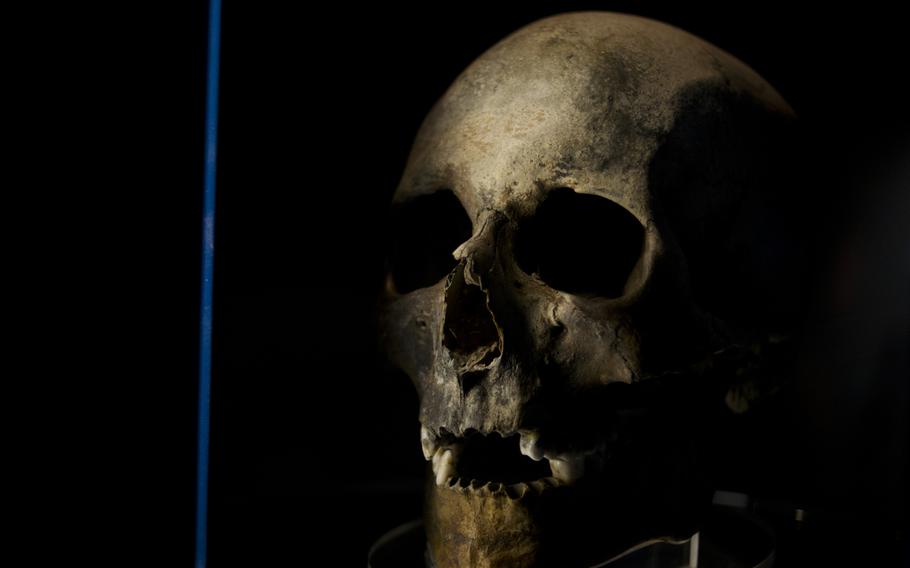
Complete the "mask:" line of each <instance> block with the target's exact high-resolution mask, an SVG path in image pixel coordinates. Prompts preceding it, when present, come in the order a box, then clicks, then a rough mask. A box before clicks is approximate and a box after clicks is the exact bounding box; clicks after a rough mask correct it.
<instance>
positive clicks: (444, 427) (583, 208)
mask: <svg viewBox="0 0 910 568" xmlns="http://www.w3.org/2000/svg"><path fill="white" fill-rule="evenodd" d="M794 118H795V117H794V114H793V112H792V110H791V109H790V107H789V106H788V105H787V103H786V102H785V101H784V100H783V99H782V98H781V97H780V96H779V95H778V94H777V92H776V91H775V90H774V89H773V88H771V87H770V86H769V85H768V84H767V83H766V82H765V81H764V80H763V79H761V78H760V77H759V76H758V75H757V74H756V73H755V72H754V71H752V70H751V69H749V68H748V67H746V66H745V65H744V64H743V63H741V62H739V61H738V60H736V59H735V58H733V57H732V56H730V55H729V54H727V53H725V52H723V51H721V50H719V49H717V48H716V47H714V46H712V45H710V44H708V43H706V42H704V41H702V40H700V39H698V38H696V37H694V36H692V35H690V34H687V33H685V32H683V31H681V30H678V29H675V28H673V27H670V26H667V25H664V24H661V23H658V22H654V21H650V20H646V19H642V18H638V17H633V16H626V15H619V14H610V13H575V14H566V15H560V16H555V17H551V18H547V19H544V20H541V21H539V22H536V23H534V24H531V25H529V26H527V27H525V28H523V29H521V30H519V31H518V32H516V33H514V34H512V35H511V36H509V37H508V38H506V39H505V40H503V41H501V42H500V43H499V44H497V45H496V46H494V47H493V48H492V49H490V50H489V51H487V52H486V53H485V54H483V55H482V56H481V57H480V58H479V59H478V60H477V61H475V62H474V63H473V64H472V65H471V66H470V67H469V68H468V69H467V70H466V71H465V72H464V73H462V75H461V76H459V77H458V79H457V80H456V81H455V83H454V84H453V85H452V86H451V87H450V88H449V90H448V91H447V92H446V93H445V95H444V96H443V97H442V99H441V100H440V101H439V102H438V103H437V104H436V105H435V107H434V108H433V109H432V111H431V112H430V114H429V116H428V117H427V118H426V120H425V122H424V124H423V125H422V127H421V128H420V131H419V133H418V135H417V138H416V141H415V143H414V146H413V149H412V152H411V155H410V158H409V161H408V164H407V166H406V169H405V172H404V174H403V177H402V180H401V183H400V185H399V187H398V189H397V191H396V193H395V196H394V199H393V210H394V215H393V218H394V223H393V228H392V233H393V234H394V239H393V241H394V242H393V245H392V251H391V255H390V263H389V267H390V269H389V274H388V280H387V293H386V297H385V299H384V301H383V305H382V310H381V318H382V334H381V335H382V340H383V342H384V345H385V346H386V349H387V351H388V353H389V355H390V360H391V361H392V362H393V363H394V364H395V365H397V366H398V367H400V368H401V369H402V370H404V372H405V373H406V374H407V375H408V376H409V377H410V378H411V380H412V381H413V383H414V384H415V386H416V387H417V391H418V395H419V398H420V422H421V425H422V426H421V443H422V445H423V451H424V455H425V457H426V458H427V460H428V461H430V462H431V467H432V471H433V475H432V476H429V477H430V479H429V483H428V493H427V510H426V515H425V521H426V528H427V535H428V544H429V546H428V557H429V558H430V562H431V563H433V564H435V566H437V567H439V568H443V567H449V566H474V567H477V566H540V565H557V566H582V565H586V563H591V562H595V561H599V560H603V559H604V558H607V557H608V556H609V555H611V554H614V553H616V552H617V551H621V550H623V549H624V548H625V547H628V546H630V545H631V544H634V543H636V542H640V541H642V540H644V539H645V538H648V537H653V536H661V535H681V536H688V535H689V534H691V533H692V532H693V531H694V526H695V525H693V523H695V522H697V511H698V509H699V507H700V506H701V504H702V503H703V496H704V484H703V482H702V479H701V477H700V474H699V473H697V468H695V467H694V466H693V464H692V461H693V460H694V459H695V457H694V456H693V454H692V451H691V444H690V442H689V437H688V434H687V429H688V426H689V425H690V424H691V423H694V422H696V421H697V418H698V417H697V416H695V414H696V413H697V409H696V408H695V407H693V406H691V404H692V403H691V402H688V399H686V398H685V397H686V395H687V394H691V393H692V392H693V389H694V390H695V391H697V390H698V389H697V387H693V388H689V387H686V388H679V387H677V388H675V389H674V388H673V387H672V385H673V384H675V381H676V379H677V378H678V384H690V383H687V382H686V380H685V377H686V376H687V373H686V372H685V370H686V369H691V368H692V366H693V365H695V364H696V363H698V362H699V361H703V360H705V358H706V357H709V356H710V354H711V353H715V352H719V351H722V350H724V349H725V348H729V346H731V345H733V344H735V343H747V342H748V341H749V340H750V339H754V337H755V336H756V335H759V334H761V333H765V332H767V331H768V329H769V328H771V327H773V326H774V325H776V324H777V323H779V321H778V319H776V312H775V308H776V307H777V306H778V300H779V299H780V297H781V295H782V292H781V290H782V289H783V288H785V284H784V283H783V282H784V281H785V280H786V276H785V275H783V274H782V271H781V269H780V267H779V266H777V264H776V263H777V257H776V256H775V254H774V249H773V246H774V245H773V243H771V241H770V240H769V235H770V234H771V233H770V232H769V231H775V230H778V229H774V228H773V227H774V221H773V217H772V214H773V212H774V211H775V208H779V206H780V205H781V201H780V200H781V199H786V197H785V196H786V191H787V190H786V189H784V188H786V187H788V183H789V182H790V180H789V179H787V177H786V174H785V173H784V171H785V168H783V167H782V164H783V163H784V160H783V157H785V156H786V155H789V153H788V151H787V150H786V148H787V147H788V145H787V143H788V141H789V138H788V137H789V132H790V129H791V128H792V125H793V124H795V121H794ZM781 196H784V197H781ZM769 227H770V229H769ZM776 238H777V240H778V241H780V240H781V238H780V235H779V234H777V237H776ZM769 243H771V244H769ZM769 247H771V248H769ZM650 379H658V380H654V381H652V380H650ZM658 384H659V385H661V386H660V388H655V387H647V385H658ZM696 384H697V381H696ZM667 385H670V386H667ZM649 388H650V391H654V392H665V393H666V392H671V393H674V394H673V395H672V396H671V397H670V399H669V400H670V404H664V406H663V407H661V408H662V409H663V411H664V414H663V415H662V416H661V415H660V413H659V412H658V413H657V414H658V416H657V417H656V418H654V417H653V416H652V415H653V413H651V414H648V413H644V414H647V415H648V416H650V417H649V418H648V419H647V420H649V421H650V422H645V423H646V424H650V426H644V427H643V426H634V427H633V426H629V424H634V423H635V420H636V419H637V418H636V417H639V412H638V410H640V408H639V409H638V410H636V408H637V407H639V406H642V405H641V400H640V399H636V398H635V397H636V396H640V392H638V391H636V389H640V391H641V392H650V391H649V390H648V389H649ZM641 396H644V395H641ZM648 396H650V395H648ZM673 397H677V398H673ZM645 398H647V396H645ZM662 400H664V401H665V402H666V401H667V400H668V399H667V397H664V398H663V399H662ZM630 401H633V402H630ZM642 420H644V419H642ZM693 519H696V520H693Z"/></svg>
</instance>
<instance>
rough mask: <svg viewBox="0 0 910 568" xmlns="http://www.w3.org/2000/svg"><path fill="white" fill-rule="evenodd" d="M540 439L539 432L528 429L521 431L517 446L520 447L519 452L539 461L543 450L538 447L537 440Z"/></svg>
mask: <svg viewBox="0 0 910 568" xmlns="http://www.w3.org/2000/svg"><path fill="white" fill-rule="evenodd" d="M539 440H540V434H538V433H537V432H535V431H533V430H530V431H527V430H526V431H524V432H522V433H521V441H520V442H519V443H518V447H519V448H520V449H521V453H522V454H524V455H526V456H528V457H529V458H531V459H532V460H534V461H540V460H542V459H543V457H544V456H543V450H542V449H540V447H538V445H537V442H538V441H539Z"/></svg>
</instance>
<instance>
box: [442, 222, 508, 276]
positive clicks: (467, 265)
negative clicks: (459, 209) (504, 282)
mask: <svg viewBox="0 0 910 568" xmlns="http://www.w3.org/2000/svg"><path fill="white" fill-rule="evenodd" d="M502 219H504V217H503V216H502V214H499V213H492V214H490V215H487V216H486V217H484V219H483V221H482V222H481V223H480V229H479V230H478V231H476V232H475V233H474V235H473V236H471V238H470V239H468V240H467V241H465V242H464V243H462V244H461V246H459V247H458V248H457V249H455V251H454V252H453V253H452V255H453V256H454V257H455V259H456V260H458V261H459V262H461V263H463V264H464V279H465V282H467V283H468V284H473V285H474V286H479V287H481V288H484V287H485V286H484V284H482V282H483V280H484V277H485V276H486V275H487V274H489V273H490V271H491V270H492V268H493V263H494V262H495V261H496V240H497V235H498V233H499V227H500V226H501V221H502Z"/></svg>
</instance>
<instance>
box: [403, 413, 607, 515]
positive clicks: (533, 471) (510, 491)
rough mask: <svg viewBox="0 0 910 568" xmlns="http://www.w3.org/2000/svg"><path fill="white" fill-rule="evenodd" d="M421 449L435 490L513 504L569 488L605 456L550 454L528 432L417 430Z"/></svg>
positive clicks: (595, 451) (599, 451) (600, 451)
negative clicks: (531, 494) (500, 497)
mask: <svg viewBox="0 0 910 568" xmlns="http://www.w3.org/2000/svg"><path fill="white" fill-rule="evenodd" d="M420 444H421V448H422V450H423V456H424V458H425V459H426V460H427V461H429V462H431V463H432V469H433V475H434V478H435V483H436V485H437V486H439V487H448V488H450V489H454V490H460V491H462V492H465V491H470V492H472V493H475V494H479V495H496V494H500V493H503V494H506V495H508V496H509V497H512V498H516V497H520V496H523V495H524V494H525V493H527V492H529V491H536V492H538V493H541V492H544V491H546V490H548V489H552V488H556V487H561V486H567V485H574V484H576V483H578V482H579V480H581V479H582V478H583V477H584V476H585V473H586V470H587V471H588V473H589V474H590V472H591V470H592V469H600V468H602V466H603V461H604V456H605V451H604V445H599V446H597V447H594V448H590V449H587V450H583V451H580V450H576V451H561V452H557V451H554V450H552V449H549V448H547V447H545V446H542V445H541V443H540V432H539V431H537V430H533V429H521V430H519V431H517V432H509V433H504V434H503V433H500V432H488V433H484V432H479V431H476V430H471V431H467V432H465V433H464V435H462V436H456V435H454V434H452V433H450V432H448V431H446V430H445V429H444V428H440V429H439V431H434V430H432V429H430V428H428V427H427V426H425V425H421V428H420ZM522 456H523V457H522ZM535 462H537V463H535Z"/></svg>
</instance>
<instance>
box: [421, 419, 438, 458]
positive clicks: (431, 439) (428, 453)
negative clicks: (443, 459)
mask: <svg viewBox="0 0 910 568" xmlns="http://www.w3.org/2000/svg"><path fill="white" fill-rule="evenodd" d="M420 447H421V449H423V457H424V459H426V460H427V461H430V459H431V458H432V457H433V454H435V453H436V436H434V435H433V433H432V432H430V430H429V429H428V428H427V427H426V426H424V425H423V424H421V425H420Z"/></svg>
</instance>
